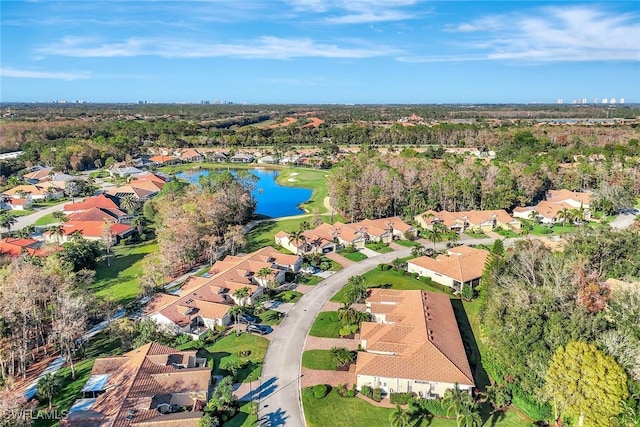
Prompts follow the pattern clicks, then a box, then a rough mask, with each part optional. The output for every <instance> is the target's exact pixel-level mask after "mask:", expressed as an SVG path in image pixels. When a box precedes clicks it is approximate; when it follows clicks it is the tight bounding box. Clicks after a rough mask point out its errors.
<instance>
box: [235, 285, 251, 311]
mask: <svg viewBox="0 0 640 427" xmlns="http://www.w3.org/2000/svg"><path fill="white" fill-rule="evenodd" d="M249 292H251V289H249V287H248V286H243V287H241V288H240V289H236V290H235V291H233V296H234V298H235V299H236V301H238V303H239V304H240V305H241V306H242V307H244V306H245V305H247V298H249Z"/></svg>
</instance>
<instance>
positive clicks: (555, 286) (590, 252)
mask: <svg viewBox="0 0 640 427" xmlns="http://www.w3.org/2000/svg"><path fill="white" fill-rule="evenodd" d="M639 237H640V232H639V231H638V230H637V229H636V230H633V231H631V230H628V231H619V232H614V231H610V230H603V229H600V230H595V229H593V230H591V229H588V230H583V231H580V232H577V233H576V234H575V235H573V236H572V237H571V238H570V240H569V243H568V244H567V247H566V248H565V250H564V251H562V252H551V251H550V250H549V249H547V248H546V247H545V246H544V245H543V244H542V243H540V241H537V240H527V241H521V242H518V244H517V245H516V246H515V248H514V249H513V251H512V252H509V253H506V254H503V253H500V251H496V252H497V253H494V254H493V255H492V257H491V259H490V262H489V265H488V267H487V271H486V274H485V280H484V284H483V285H482V300H483V309H482V313H481V325H482V331H483V337H482V338H483V340H484V341H485V342H486V344H487V345H488V348H489V352H488V357H487V358H486V359H485V360H483V366H484V367H485V369H486V370H487V372H488V373H489V375H490V376H491V378H492V379H493V380H494V381H495V382H496V384H497V386H498V387H501V388H504V389H505V390H507V392H508V394H509V399H510V400H516V399H517V400H518V401H519V402H520V403H522V402H526V404H525V405H524V406H529V407H531V406H536V405H538V407H541V406H539V405H542V404H545V403H548V404H549V405H550V406H549V408H550V409H551V408H553V409H554V410H556V415H555V417H556V418H557V417H558V416H560V415H563V414H564V415H570V416H573V418H574V421H577V417H578V415H585V414H584V413H580V414H578V413H576V411H577V409H576V408H577V406H574V407H571V405H569V403H570V402H569V401H565V402H564V403H567V405H566V407H562V405H560V406H559V404H560V403H562V399H560V401H558V399H557V396H558V394H555V393H565V392H566V390H567V389H566V387H568V386H569V385H568V384H561V383H562V381H561V380H560V379H559V378H558V375H557V372H560V373H561V374H562V375H564V376H565V377H566V376H567V375H569V374H568V372H570V371H572V370H578V371H580V372H581V373H582V376H583V377H584V378H586V380H585V381H592V383H591V384H590V385H589V390H590V393H591V394H589V395H588V396H587V397H584V396H580V397H579V398H577V399H578V400H577V401H580V400H579V399H587V400H588V401H589V405H591V406H594V408H595V407H597V406H598V405H600V408H598V410H603V411H605V413H606V412H607V411H609V412H608V413H609V415H611V416H615V415H617V414H618V413H620V412H621V411H622V404H623V402H622V400H623V399H626V397H627V396H628V395H629V394H634V395H635V396H636V399H637V398H638V396H640V394H639V393H640V357H639V356H638V354H640V353H638V349H639V348H640V334H639V332H640V329H639V328H638V326H637V319H638V317H637V316H638V314H639V313H640V290H639V289H637V288H626V287H620V288H612V287H609V286H607V285H605V284H604V281H605V279H606V278H609V277H615V278H626V279H628V280H638V277H640V275H639V273H640V272H639V271H638V265H640V255H639V254H640V244H639V243H638V238H639ZM575 342H582V343H589V344H593V345H594V346H595V347H596V348H597V351H598V352H601V353H603V356H599V355H597V354H595V353H594V354H593V355H592V356H588V357H587V356H585V359H584V360H596V359H598V358H601V359H602V360H604V359H603V358H606V357H610V358H612V362H607V363H608V364H609V365H611V368H605V363H604V362H602V363H598V364H595V365H594V364H591V363H587V362H584V363H583V362H581V360H583V359H580V358H577V357H575V356H574V357H573V359H576V361H575V362H574V365H573V366H568V365H567V366H566V369H564V368H562V367H558V366H555V367H554V368H553V369H554V370H552V373H550V371H549V369H550V366H551V362H552V359H553V360H554V361H555V363H556V364H562V363H564V364H566V363H567V362H566V360H565V361H562V356H558V355H556V356H554V354H555V353H556V352H558V351H560V349H561V348H566V351H568V352H570V351H573V352H583V353H584V352H587V353H589V352H591V353H593V352H594V351H595V350H589V349H582V350H577V349H573V350H570V347H571V346H574V345H577V344H571V343H575ZM571 348H573V347H571ZM563 351H564V350H563ZM575 363H577V364H578V365H575ZM580 363H583V365H579V364H580ZM618 365H619V366H620V367H621V368H616V366H618ZM563 369H564V371H563ZM598 369H611V371H612V372H613V371H616V372H618V371H617V369H619V371H620V372H622V370H624V372H623V374H621V375H622V376H623V377H624V378H625V379H624V380H623V381H622V382H623V383H624V384H617V385H616V387H617V386H620V390H619V393H618V392H616V393H618V394H616V396H617V400H616V401H615V402H613V403H610V404H609V407H608V408H607V409H603V407H604V404H605V403H604V402H607V399H608V398H605V396H604V394H607V393H610V392H611V393H612V390H613V388H612V387H611V386H607V385H606V384H603V383H601V382H600V381H601V380H597V378H599V376H600V375H601V374H600V373H597V372H596V371H597V370H598ZM592 371H593V375H592V374H591V373H590V372H592ZM562 375H561V376H562ZM612 375H613V374H612V373H611V374H610V375H609V377H611V378H613V377H612ZM616 375H620V374H616ZM602 381H604V380H602ZM550 382H551V385H549V383H550ZM617 382H618V383H619V382H620V381H617ZM545 384H547V385H546V386H545ZM574 386H575V387H574V388H572V389H571V390H574V392H575V393H579V392H578V391H576V390H579V389H580V387H583V386H582V385H580V384H574ZM545 387H546V388H545ZM562 387H565V389H562ZM563 390H564V391H563ZM605 390H606V391H605ZM611 393H610V394H611ZM554 399H555V400H554ZM580 402H581V401H580ZM632 404H633V405H634V407H635V406H636V405H637V404H638V402H632ZM576 405H577V404H576ZM581 405H582V404H581ZM550 409H549V411H547V412H545V411H538V412H537V414H536V415H535V416H537V417H544V416H546V417H550V416H551V412H550ZM565 409H566V411H565ZM584 410H585V405H582V406H580V411H584ZM594 410H595V409H594ZM592 413H594V412H592ZM587 415H588V414H587ZM587 419H589V425H609V423H610V419H609V417H607V418H606V419H604V420H600V421H599V422H598V423H595V424H594V421H593V418H589V416H587ZM621 425H626V424H623V423H622V424H621Z"/></svg>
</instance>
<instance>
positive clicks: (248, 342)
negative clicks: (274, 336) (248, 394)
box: [198, 331, 269, 382]
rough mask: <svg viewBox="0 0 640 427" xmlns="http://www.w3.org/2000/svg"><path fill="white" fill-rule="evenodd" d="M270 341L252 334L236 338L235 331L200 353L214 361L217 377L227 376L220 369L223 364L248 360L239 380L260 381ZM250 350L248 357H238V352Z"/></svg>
mask: <svg viewBox="0 0 640 427" xmlns="http://www.w3.org/2000/svg"><path fill="white" fill-rule="evenodd" d="M268 345H269V340H267V339H266V338H263V337H260V336H257V335H253V334H250V333H246V332H245V333H241V334H240V335H238V336H236V334H235V331H234V332H232V333H231V334H229V335H227V336H226V337H224V338H222V339H220V340H218V341H216V342H215V343H213V344H211V345H210V346H207V347H205V349H204V350H202V351H200V352H199V353H198V355H199V356H201V357H206V358H207V359H212V360H213V361H214V368H213V373H214V374H215V375H225V374H226V372H224V371H222V370H221V369H220V364H221V363H222V362H225V363H228V362H230V361H238V360H246V361H248V362H249V364H247V366H246V367H245V368H243V369H241V370H240V371H239V372H238V379H239V380H240V381H242V382H248V381H252V380H256V379H258V377H259V376H260V372H261V371H262V361H263V360H264V356H265V354H266V353H267V346H268ZM246 350H250V351H251V354H250V355H249V356H248V357H240V356H238V354H237V353H238V352H240V351H246Z"/></svg>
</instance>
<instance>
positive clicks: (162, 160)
mask: <svg viewBox="0 0 640 427" xmlns="http://www.w3.org/2000/svg"><path fill="white" fill-rule="evenodd" d="M149 162H150V163H155V164H157V165H163V166H165V165H173V164H176V163H180V159H179V158H177V157H176V156H165V155H158V156H153V157H149Z"/></svg>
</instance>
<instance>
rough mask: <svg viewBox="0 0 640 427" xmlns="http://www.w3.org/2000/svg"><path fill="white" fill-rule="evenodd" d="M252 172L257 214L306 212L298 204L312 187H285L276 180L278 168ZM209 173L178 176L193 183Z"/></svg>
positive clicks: (271, 214)
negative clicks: (254, 182) (255, 179)
mask: <svg viewBox="0 0 640 427" xmlns="http://www.w3.org/2000/svg"><path fill="white" fill-rule="evenodd" d="M230 170H231V172H235V170H234V169H230ZM243 170H246V169H243ZM250 172H251V173H252V174H254V175H255V176H256V177H258V181H257V182H256V189H255V190H254V191H253V197H255V198H256V201H257V203H258V206H257V207H256V213H257V214H261V215H266V216H269V217H272V218H279V217H283V216H290V215H298V214H301V213H304V210H302V209H300V207H299V206H298V205H300V204H301V203H304V202H306V201H307V200H309V199H310V198H311V190H310V189H308V188H299V187H283V186H282V185H280V184H278V183H277V182H276V177H277V176H278V174H279V173H280V171H277V170H266V169H250ZM214 173H215V172H214ZM208 174H209V171H208V170H201V171H197V172H195V171H187V172H180V173H179V174H177V175H176V176H177V177H178V178H180V179H184V180H186V181H189V182H191V183H192V184H197V183H198V180H199V179H200V177H201V176H206V175H208Z"/></svg>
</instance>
